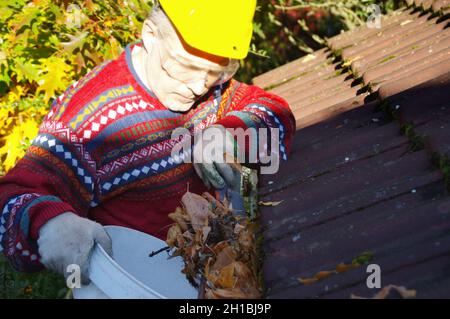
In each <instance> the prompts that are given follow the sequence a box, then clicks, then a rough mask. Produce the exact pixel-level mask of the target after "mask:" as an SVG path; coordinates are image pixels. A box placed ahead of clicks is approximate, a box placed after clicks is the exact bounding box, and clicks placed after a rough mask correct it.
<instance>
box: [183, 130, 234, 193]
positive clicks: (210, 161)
mask: <svg viewBox="0 0 450 319" xmlns="http://www.w3.org/2000/svg"><path fill="white" fill-rule="evenodd" d="M200 134H201V136H202V139H199V138H198V136H196V139H195V144H194V147H193V152H192V153H193V160H194V168H195V171H196V172H197V175H198V176H199V177H200V178H201V179H202V181H203V183H204V184H205V185H206V186H207V187H208V188H210V187H211V186H213V187H214V188H215V189H217V190H220V189H224V188H225V187H228V188H230V189H232V190H234V191H239V190H240V187H241V172H240V171H239V170H238V169H237V168H236V167H237V166H236V163H233V161H236V159H238V158H239V150H238V146H237V144H236V142H235V140H234V138H233V136H232V135H231V133H230V132H228V131H227V130H226V129H225V127H223V126H222V125H218V124H216V125H212V126H210V127H208V128H206V129H204V130H203V131H202V132H201V133H200Z"/></svg>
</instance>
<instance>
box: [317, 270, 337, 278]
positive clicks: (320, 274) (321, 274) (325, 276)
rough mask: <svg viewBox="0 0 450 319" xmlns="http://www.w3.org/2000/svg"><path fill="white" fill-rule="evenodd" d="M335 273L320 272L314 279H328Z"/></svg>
mask: <svg viewBox="0 0 450 319" xmlns="http://www.w3.org/2000/svg"><path fill="white" fill-rule="evenodd" d="M333 273H334V272H333V271H319V272H318V273H317V274H316V275H315V276H314V278H316V279H317V280H321V279H324V278H327V277H330V276H331V275H332V274H333Z"/></svg>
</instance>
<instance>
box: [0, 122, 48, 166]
mask: <svg viewBox="0 0 450 319" xmlns="http://www.w3.org/2000/svg"><path fill="white" fill-rule="evenodd" d="M38 131H39V126H38V124H37V123H36V122H35V121H34V120H32V119H28V120H26V121H25V122H24V123H22V124H21V125H16V126H14V127H13V128H12V130H11V133H10V134H8V135H7V136H6V137H5V144H4V145H3V146H2V147H1V148H0V158H4V161H3V162H2V166H3V168H4V169H5V171H9V170H10V169H11V168H12V167H13V166H14V165H15V164H16V162H17V161H18V160H19V159H21V158H22V157H23V156H24V155H25V150H26V146H27V143H29V142H30V141H31V140H32V139H33V138H34V137H36V135H37V133H38Z"/></svg>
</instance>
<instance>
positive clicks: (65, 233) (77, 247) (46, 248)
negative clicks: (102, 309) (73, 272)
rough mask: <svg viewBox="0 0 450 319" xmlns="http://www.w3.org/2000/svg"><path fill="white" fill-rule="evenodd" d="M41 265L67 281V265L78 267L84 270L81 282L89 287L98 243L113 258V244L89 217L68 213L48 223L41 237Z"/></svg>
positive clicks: (42, 230) (42, 228)
mask: <svg viewBox="0 0 450 319" xmlns="http://www.w3.org/2000/svg"><path fill="white" fill-rule="evenodd" d="M37 243H38V247H39V254H40V255H41V259H40V261H41V263H42V264H43V265H44V266H45V267H46V268H48V269H51V270H53V271H56V272H58V273H60V274H62V275H64V277H66V278H67V276H68V275H70V273H68V272H67V266H68V265H70V264H76V265H78V266H79V267H80V270H81V283H82V284H83V285H86V284H89V282H90V280H89V258H90V254H91V250H92V249H93V247H94V245H95V243H98V244H100V245H101V246H102V247H103V248H104V249H105V251H106V252H107V253H108V254H110V255H112V243H111V239H110V238H109V236H108V234H107V233H106V231H105V230H104V229H103V227H102V226H101V225H100V224H99V223H96V222H94V221H91V220H89V219H87V218H82V217H80V216H78V215H76V214H74V213H71V212H67V213H63V214H61V215H58V216H56V217H54V218H52V219H50V220H49V221H48V222H46V223H45V224H44V225H43V226H42V227H41V229H40V230H39V238H38V241H37Z"/></svg>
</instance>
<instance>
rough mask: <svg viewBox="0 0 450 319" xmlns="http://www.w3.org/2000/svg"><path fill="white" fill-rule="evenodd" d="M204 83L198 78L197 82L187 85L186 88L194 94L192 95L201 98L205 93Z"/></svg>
mask: <svg viewBox="0 0 450 319" xmlns="http://www.w3.org/2000/svg"><path fill="white" fill-rule="evenodd" d="M205 81H206V80H205V79H204V78H203V77H202V78H199V79H198V80H196V81H194V82H191V83H189V84H188V88H189V89H190V90H191V91H192V92H194V94H195V95H196V96H201V95H203V94H204V93H205V90H206V86H205V84H206V83H205Z"/></svg>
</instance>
